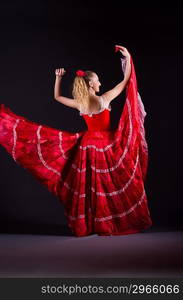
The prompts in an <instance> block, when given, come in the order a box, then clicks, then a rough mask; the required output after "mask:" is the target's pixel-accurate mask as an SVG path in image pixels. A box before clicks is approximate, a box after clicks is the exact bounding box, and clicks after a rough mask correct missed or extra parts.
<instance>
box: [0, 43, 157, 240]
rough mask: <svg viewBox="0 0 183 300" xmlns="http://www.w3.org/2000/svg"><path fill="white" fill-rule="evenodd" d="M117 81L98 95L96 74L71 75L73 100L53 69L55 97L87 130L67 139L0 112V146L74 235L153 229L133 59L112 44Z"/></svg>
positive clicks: (63, 133)
mask: <svg viewBox="0 0 183 300" xmlns="http://www.w3.org/2000/svg"><path fill="white" fill-rule="evenodd" d="M115 47H116V48H115V49H116V51H120V52H121V53H122V55H123V58H121V63H122V70H123V72H124V78H123V80H122V81H121V82H120V83H119V84H118V85H116V86H115V87H114V88H113V89H111V90H110V91H107V92H105V93H104V94H103V95H101V96H98V95H97V94H96V93H98V92H99V89H100V85H101V84H100V81H99V78H98V75H97V74H96V73H95V72H93V71H82V70H78V71H77V72H76V77H75V79H74V82H73V99H70V98H67V97H63V96H62V94H61V93H60V85H61V81H62V77H63V76H64V74H65V70H64V68H59V69H56V70H55V75H56V80H55V87H54V93H55V99H56V100H57V101H59V102H61V103H62V104H65V105H67V106H69V107H72V108H75V109H77V110H78V113H79V114H80V115H81V116H82V117H83V118H84V120H85V122H86V124H87V127H88V130H85V131H81V132H77V133H71V132H68V131H63V130H62V129H55V128H51V127H48V126H46V125H43V124H38V123H35V122H32V121H30V120H28V119H27V118H25V117H23V116H21V115H17V114H15V113H14V112H12V111H11V110H10V109H9V108H8V107H6V106H5V105H4V104H1V106H0V144H1V145H2V146H3V147H4V148H5V149H6V150H7V152H8V153H9V154H10V155H11V157H12V158H13V159H14V161H15V162H16V163H18V164H20V165H21V166H22V167H23V168H25V169H27V170H28V171H29V172H30V173H31V174H32V175H33V176H34V177H36V178H37V179H38V180H39V182H41V183H42V184H44V185H45V186H47V188H48V190H49V191H50V192H51V193H52V194H54V195H56V196H57V197H58V198H59V200H60V202H61V203H62V204H63V206H64V213H65V216H66V218H67V223H68V226H69V227H70V229H71V231H72V232H73V234H74V235H75V236H76V237H81V236H86V235H90V234H93V233H96V234H98V235H123V234H130V233H137V232H140V231H142V230H144V229H147V228H148V227H150V226H151V225H152V221H151V217H150V213H149V209H148V203H147V197H146V192H145V188H144V181H145V178H146V173H147V165H148V147H147V143H146V139H145V130H144V118H145V115H146V112H145V110H144V106H143V103H142V100H141V98H140V95H139V94H138V90H137V83H136V75H135V69H134V65H133V61H132V58H131V55H130V54H129V52H128V50H127V49H126V48H125V47H122V46H119V45H116V46H115ZM125 88H126V100H125V104H124V108H123V110H122V113H121V116H120V119H119V123H118V126H117V128H116V129H113V130H112V129H111V128H110V110H111V101H112V100H114V99H115V98H116V97H117V96H118V95H119V94H120V93H121V92H122V91H123V90H124V89H125Z"/></svg>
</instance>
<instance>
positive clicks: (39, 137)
mask: <svg viewBox="0 0 183 300" xmlns="http://www.w3.org/2000/svg"><path fill="white" fill-rule="evenodd" d="M41 128H42V125H39V127H38V129H37V138H38V143H37V151H38V156H39V159H40V161H41V162H42V164H43V165H44V166H45V168H47V169H48V170H50V171H52V172H54V173H55V174H57V175H58V176H60V173H59V172H58V171H57V170H56V169H54V168H52V167H50V166H49V165H48V164H47V163H46V161H45V160H44V159H43V156H42V153H41V143H40V139H41V135H40V131H41Z"/></svg>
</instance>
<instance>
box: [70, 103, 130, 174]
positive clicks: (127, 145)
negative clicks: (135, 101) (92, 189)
mask: <svg viewBox="0 0 183 300" xmlns="http://www.w3.org/2000/svg"><path fill="white" fill-rule="evenodd" d="M126 101H127V107H128V113H129V126H130V127H129V135H128V140H127V144H126V146H125V149H124V151H123V154H122V156H121V157H120V159H119V161H118V162H117V164H116V165H114V166H112V167H110V168H107V169H97V168H96V167H95V166H93V165H91V169H92V170H93V171H95V172H96V173H108V172H112V171H114V170H115V169H117V168H118V167H119V165H120V164H121V163H122V161H123V159H124V158H125V156H126V153H127V151H128V148H129V145H130V141H131V137H132V113H131V106H130V102H129V100H128V99H127V100H126ZM117 140H118V139H117ZM117 140H116V141H115V142H113V143H112V144H110V145H107V146H106V147H105V148H98V149H97V148H96V146H95V145H87V146H85V147H82V146H80V149H82V150H85V149H86V148H87V147H88V148H95V149H97V150H98V151H101V152H103V151H106V150H108V149H109V148H110V147H112V146H113V145H114V143H116V142H117ZM84 148H85V149H84ZM72 168H73V169H75V170H76V171H77V172H79V173H82V172H85V171H86V168H83V169H80V168H78V167H77V166H76V164H72Z"/></svg>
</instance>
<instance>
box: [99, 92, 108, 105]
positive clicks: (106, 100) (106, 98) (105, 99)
mask: <svg viewBox="0 0 183 300" xmlns="http://www.w3.org/2000/svg"><path fill="white" fill-rule="evenodd" d="M100 98H102V100H103V101H104V102H105V103H107V104H109V103H110V101H109V99H108V97H107V93H104V94H102V95H101V96H100Z"/></svg>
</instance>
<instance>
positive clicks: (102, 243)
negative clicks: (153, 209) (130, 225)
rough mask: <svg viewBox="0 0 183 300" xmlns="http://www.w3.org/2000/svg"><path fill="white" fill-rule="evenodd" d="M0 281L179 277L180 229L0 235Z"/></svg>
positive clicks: (182, 259) (182, 262)
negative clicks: (119, 233)
mask: <svg viewBox="0 0 183 300" xmlns="http://www.w3.org/2000/svg"><path fill="white" fill-rule="evenodd" d="M0 245H1V247H0V277H1V278H7V277H45V278H46V277H64V278H66V277H68V278H69V277H70V278H71V277H72V278H77V277H94V278H96V277H116V278H117V277H172V278H175V277H176V278H179V277H183V255H182V253H183V230H170V231H169V230H157V231H156V230H154V231H153V230H147V231H145V232H141V233H136V234H129V235H123V236H98V235H96V234H93V235H90V236H87V237H81V238H80V237H74V236H72V235H70V234H68V235H67V234H63V235H54V234H37V235H36V234H22V233H21V234H20V233H19V234H18V233H13V234H12V233H1V234H0Z"/></svg>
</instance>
